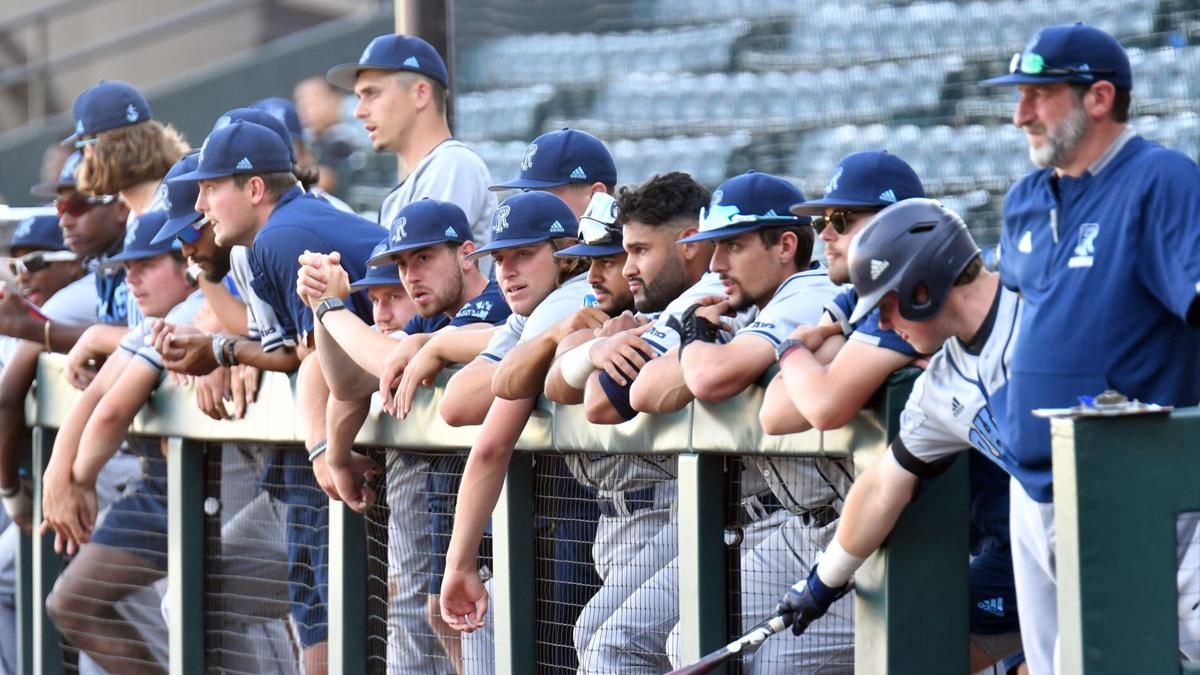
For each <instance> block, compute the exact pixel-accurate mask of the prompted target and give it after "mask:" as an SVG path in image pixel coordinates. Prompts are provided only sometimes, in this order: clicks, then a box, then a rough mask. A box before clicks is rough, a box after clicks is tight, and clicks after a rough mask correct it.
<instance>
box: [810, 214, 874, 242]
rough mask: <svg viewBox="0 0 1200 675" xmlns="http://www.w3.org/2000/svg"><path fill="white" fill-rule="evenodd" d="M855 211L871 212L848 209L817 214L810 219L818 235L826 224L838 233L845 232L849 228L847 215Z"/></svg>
mask: <svg viewBox="0 0 1200 675" xmlns="http://www.w3.org/2000/svg"><path fill="white" fill-rule="evenodd" d="M855 213H871V212H870V211H852V210H849V209H843V210H838V211H834V212H833V213H831V214H829V215H828V216H817V217H815V218H813V219H812V226H813V229H814V230H816V231H817V236H820V235H821V232H823V231H824V230H825V228H826V227H827V226H829V225H832V226H833V231H834V232H837V233H838V234H846V230H847V229H849V227H850V223H849V217H850V216H851V215H853V214H855Z"/></svg>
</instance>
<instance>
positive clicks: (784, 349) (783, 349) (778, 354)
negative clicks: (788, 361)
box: [775, 338, 808, 361]
mask: <svg viewBox="0 0 1200 675" xmlns="http://www.w3.org/2000/svg"><path fill="white" fill-rule="evenodd" d="M793 347H798V348H800V349H808V347H806V346H805V345H804V340H796V339H794V338H788V339H786V340H784V341H783V342H780V343H779V346H778V347H776V348H775V360H776V361H782V360H783V355H784V354H787V353H788V352H790V351H791V350H792V348H793Z"/></svg>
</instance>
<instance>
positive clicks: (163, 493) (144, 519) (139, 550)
mask: <svg viewBox="0 0 1200 675" xmlns="http://www.w3.org/2000/svg"><path fill="white" fill-rule="evenodd" d="M142 469H143V471H144V473H145V475H143V476H142V479H141V480H140V481H138V482H137V483H136V484H135V485H133V487H131V488H130V489H129V490H127V491H126V492H125V494H123V495H121V497H120V498H119V499H117V501H115V502H113V503H112V506H111V507H110V508H109V510H108V514H107V515H106V516H105V517H104V520H103V522H101V523H100V526H99V527H98V528H96V531H95V532H93V533H92V541H93V542H94V543H97V544H101V545H103V546H112V547H113V548H119V549H122V550H125V551H128V552H130V553H133V554H135V555H138V556H141V557H142V558H145V559H146V560H147V562H149V564H150V565H152V566H154V568H155V569H157V570H159V571H161V572H166V571H167V460H166V459H165V458H164V457H162V456H161V455H145V456H143V457H142Z"/></svg>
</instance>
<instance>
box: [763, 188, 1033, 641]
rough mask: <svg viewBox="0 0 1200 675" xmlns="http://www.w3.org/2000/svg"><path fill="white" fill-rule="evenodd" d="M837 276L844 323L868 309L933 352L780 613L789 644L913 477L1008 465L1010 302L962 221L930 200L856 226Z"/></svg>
mask: <svg viewBox="0 0 1200 675" xmlns="http://www.w3.org/2000/svg"><path fill="white" fill-rule="evenodd" d="M918 226H919V227H918ZM847 266H848V267H849V272H850V278H851V280H852V281H853V282H854V286H855V288H856V289H857V290H858V293H859V300H858V303H857V305H856V306H855V308H854V312H853V313H852V314H851V315H850V317H849V319H850V321H851V322H852V323H857V322H859V321H861V320H863V319H864V318H866V317H867V316H868V315H870V314H871V312H872V311H873V310H874V309H876V308H877V307H878V309H879V325H880V328H882V329H884V330H889V329H892V330H895V331H896V332H897V333H898V334H899V335H900V336H901V337H902V338H904V340H905V341H906V342H908V343H909V344H911V345H912V346H913V348H914V349H916V350H917V352H919V353H922V354H930V353H934V352H936V353H935V354H934V355H933V356H932V357H931V358H930V361H929V366H928V368H927V369H926V371H925V372H924V373H923V374H922V375H921V376H920V377H919V378H918V379H917V382H916V384H915V385H914V387H913V391H912V394H911V395H910V396H909V399H908V402H907V404H906V406H905V409H904V412H903V413H902V415H901V418H900V419H901V428H900V433H899V434H898V436H897V437H896V439H895V440H894V441H893V442H892V444H891V446H890V447H889V448H888V449H887V450H886V451H885V452H884V454H883V455H882V456H880V457H879V458H878V459H877V460H876V461H875V462H874V463H873V464H872V465H871V466H870V467H869V468H868V469H867V470H866V471H865V472H864V473H863V474H862V475H861V476H859V478H858V480H856V481H855V482H854V485H853V487H852V488H851V489H850V493H849V495H848V496H847V497H846V502H845V507H844V508H843V510H842V518H841V522H840V523H839V524H838V528H837V532H836V534H835V536H834V538H833V541H832V542H831V543H830V544H829V546H828V548H827V549H826V551H825V554H824V555H823V556H822V557H821V560H820V562H819V563H818V564H817V565H815V566H813V568H812V571H811V573H810V574H809V576H808V579H807V581H803V582H800V583H798V584H796V586H795V587H793V588H792V590H790V591H789V592H788V593H787V595H786V596H785V597H784V599H783V601H782V602H781V603H780V605H779V610H780V611H783V612H787V613H790V614H791V615H792V617H793V618H794V619H795V625H794V631H795V632H796V633H797V634H799V633H800V632H801V631H803V630H804V629H805V628H806V627H807V626H808V624H810V623H811V622H812V621H813V620H815V619H816V618H817V617H820V616H821V615H823V614H824V613H825V612H826V611H827V610H828V609H829V608H830V606H831V605H833V603H835V602H837V601H838V599H839V598H841V597H842V596H843V595H845V594H846V593H848V592H849V590H850V577H851V575H853V573H854V571H855V570H856V569H857V568H858V567H859V566H860V565H861V564H862V562H863V561H864V560H865V559H866V557H867V556H869V555H870V554H871V553H872V552H873V551H874V550H875V549H877V548H878V547H879V546H880V545H881V544H882V543H883V540H884V539H885V538H886V537H887V535H888V533H889V532H890V530H891V528H892V527H893V526H894V524H895V522H896V519H897V518H898V517H899V515H900V513H901V511H903V509H904V506H905V505H906V504H907V503H908V502H909V501H910V500H911V499H912V498H913V497H914V496H915V494H916V491H917V489H918V487H919V483H920V481H921V479H922V478H929V477H932V476H935V475H937V474H938V473H940V472H941V471H944V470H945V469H946V468H947V467H948V466H949V464H950V462H952V461H953V459H954V457H955V456H956V455H957V453H959V452H960V451H961V450H962V449H963V448H964V447H966V446H972V447H975V448H976V449H978V450H979V451H980V453H982V455H983V456H984V457H986V458H987V459H989V460H991V461H992V462H994V463H996V464H997V465H999V466H1000V467H1001V468H1003V469H1004V470H1005V471H1009V472H1010V473H1011V472H1012V471H1013V467H1014V466H1016V463H1017V461H1018V460H1017V456H1016V453H1014V452H1013V451H1012V450H1011V449H1010V446H1009V444H1008V443H1007V442H1006V439H1005V438H1004V434H1003V432H1002V429H1001V426H1000V425H999V424H998V423H997V415H996V413H995V412H994V409H993V407H992V406H993V404H995V405H997V406H1002V405H1003V401H1004V396H1005V393H1006V392H1005V390H1006V388H1007V387H1008V386H1009V382H1008V372H1009V371H1008V365H1009V360H1010V358H1011V355H1012V345H1013V339H1014V338H1016V331H1017V325H1018V321H1019V318H1020V311H1021V303H1020V299H1019V298H1018V297H1017V295H1016V294H1015V293H1013V292H1011V291H1009V290H1007V289H1004V288H1002V287H1001V286H1000V283H999V277H998V275H997V274H995V273H992V272H988V271H987V270H986V269H984V267H983V262H982V259H981V257H980V255H979V248H978V247H977V246H976V245H975V242H974V240H972V239H971V235H970V234H969V233H968V232H967V227H966V225H965V224H964V223H963V221H962V219H961V218H959V217H958V215H957V214H955V213H954V212H953V211H950V210H948V209H946V208H945V207H944V206H942V205H941V204H940V203H939V202H936V201H933V200H928V199H907V200H904V201H901V202H898V203H897V204H894V205H892V206H889V207H887V208H885V209H884V210H882V211H880V212H879V213H878V214H877V215H876V216H875V217H874V218H872V219H871V221H870V222H868V223H867V224H866V225H865V226H864V227H863V229H862V231H861V232H860V233H859V235H858V236H857V237H856V238H855V240H854V243H852V244H851V246H850V251H849V255H848V257H847ZM794 348H795V349H801V347H799V346H796V347H794ZM939 348H940V351H938V350H939ZM785 356H786V355H785ZM1022 610H1024V608H1023V607H1022Z"/></svg>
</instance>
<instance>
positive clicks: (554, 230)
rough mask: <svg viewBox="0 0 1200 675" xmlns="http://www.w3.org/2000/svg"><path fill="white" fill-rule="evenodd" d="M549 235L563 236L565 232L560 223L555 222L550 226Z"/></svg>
mask: <svg viewBox="0 0 1200 675" xmlns="http://www.w3.org/2000/svg"><path fill="white" fill-rule="evenodd" d="M550 233H551V234H565V233H566V230H564V229H563V226H562V223H560V222H558V221H557V220H556V221H554V223H553V224H552V225H551V226H550Z"/></svg>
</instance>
